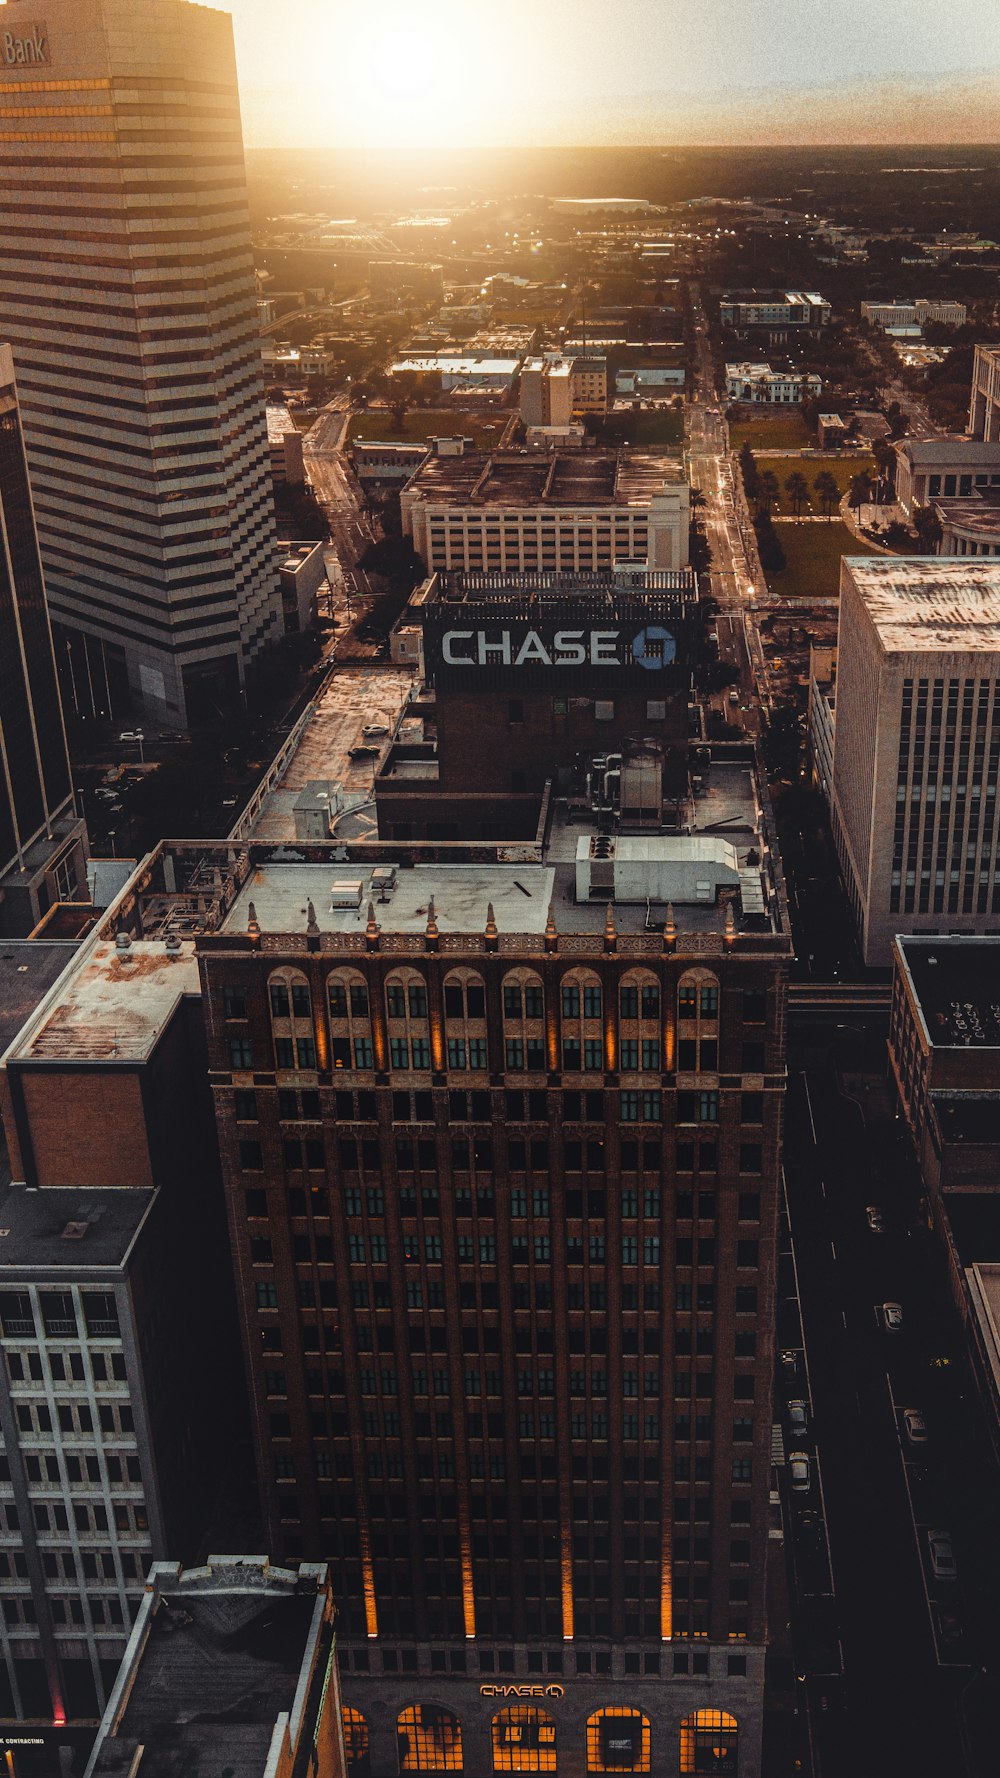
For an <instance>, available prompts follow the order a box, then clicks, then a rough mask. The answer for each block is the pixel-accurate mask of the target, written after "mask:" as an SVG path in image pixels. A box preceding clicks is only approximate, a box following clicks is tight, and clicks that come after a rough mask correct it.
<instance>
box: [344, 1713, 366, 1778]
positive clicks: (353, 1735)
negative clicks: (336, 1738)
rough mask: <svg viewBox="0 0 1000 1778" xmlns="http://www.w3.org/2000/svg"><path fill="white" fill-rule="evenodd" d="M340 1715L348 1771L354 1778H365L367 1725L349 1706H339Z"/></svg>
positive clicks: (360, 1715) (359, 1714)
mask: <svg viewBox="0 0 1000 1778" xmlns="http://www.w3.org/2000/svg"><path fill="white" fill-rule="evenodd" d="M340 1714H341V1718H342V1720H343V1724H344V1751H345V1753H346V1754H347V1765H348V1770H349V1771H350V1772H351V1773H352V1774H353V1775H354V1778H367V1774H368V1769H369V1760H368V1724H367V1723H366V1721H365V1719H364V1717H363V1716H362V1714H361V1712H360V1710H352V1708H351V1706H350V1705H349V1704H342V1705H341V1707H340Z"/></svg>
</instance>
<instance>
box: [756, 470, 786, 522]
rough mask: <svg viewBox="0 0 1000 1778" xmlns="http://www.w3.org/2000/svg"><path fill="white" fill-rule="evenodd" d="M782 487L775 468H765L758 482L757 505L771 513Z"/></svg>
mask: <svg viewBox="0 0 1000 1778" xmlns="http://www.w3.org/2000/svg"><path fill="white" fill-rule="evenodd" d="M780 492H781V488H780V485H779V482H778V478H777V476H776V475H775V473H774V470H773V469H765V471H764V473H763V475H762V476H761V477H760V480H759V481H758V483H757V505H758V508H761V509H762V510H763V511H764V512H766V513H770V511H771V508H772V506H773V505H774V504H775V502H776V501H777V498H778V495H779V494H780Z"/></svg>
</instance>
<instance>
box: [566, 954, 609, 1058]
mask: <svg viewBox="0 0 1000 1778" xmlns="http://www.w3.org/2000/svg"><path fill="white" fill-rule="evenodd" d="M559 1013H560V1032H561V1035H562V1065H563V1068H564V1070H565V1071H566V1072H567V1073H570V1074H575V1073H579V1072H580V1070H581V1069H582V1070H583V1071H584V1072H585V1073H590V1074H595V1073H601V1072H602V1071H603V1069H604V1019H603V1013H604V1003H603V996H602V993H601V980H600V977H599V976H598V975H595V973H594V971H593V970H592V969H568V970H567V971H566V974H565V975H564V976H563V977H562V980H561V981H560V983H559Z"/></svg>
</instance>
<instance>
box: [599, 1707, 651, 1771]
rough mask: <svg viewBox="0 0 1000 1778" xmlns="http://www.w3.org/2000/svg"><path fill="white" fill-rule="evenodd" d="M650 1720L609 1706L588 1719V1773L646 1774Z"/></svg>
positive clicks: (648, 1765) (635, 1711)
mask: <svg viewBox="0 0 1000 1778" xmlns="http://www.w3.org/2000/svg"><path fill="white" fill-rule="evenodd" d="M649 1769H650V1759H649V1718H648V1716H643V1714H642V1712H641V1710H630V1709H628V1708H627V1706H625V1705H617V1704H609V1705H608V1707H607V1709H606V1710H595V1712H594V1714H593V1716H589V1717H588V1718H587V1771H588V1772H648V1771H649Z"/></svg>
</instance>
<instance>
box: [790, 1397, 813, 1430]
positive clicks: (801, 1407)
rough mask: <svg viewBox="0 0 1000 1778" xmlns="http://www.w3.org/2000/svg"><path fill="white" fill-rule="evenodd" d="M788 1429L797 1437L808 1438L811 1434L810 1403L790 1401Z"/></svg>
mask: <svg viewBox="0 0 1000 1778" xmlns="http://www.w3.org/2000/svg"><path fill="white" fill-rule="evenodd" d="M788 1430H789V1432H790V1433H792V1434H793V1435H794V1437H796V1438H807V1437H808V1435H809V1404H808V1402H805V1401H790V1402H789V1404H788Z"/></svg>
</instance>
